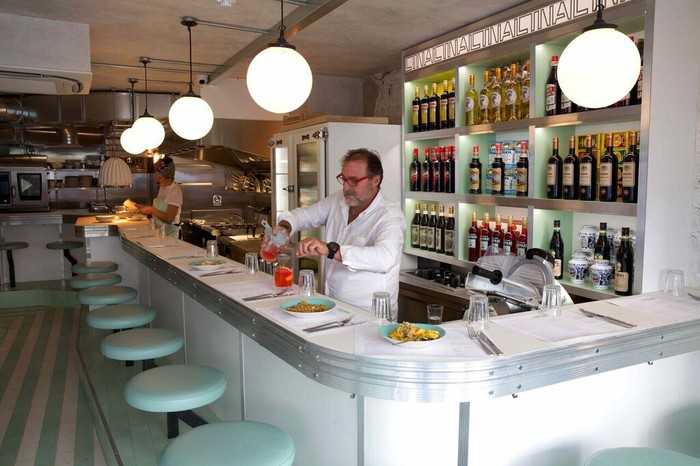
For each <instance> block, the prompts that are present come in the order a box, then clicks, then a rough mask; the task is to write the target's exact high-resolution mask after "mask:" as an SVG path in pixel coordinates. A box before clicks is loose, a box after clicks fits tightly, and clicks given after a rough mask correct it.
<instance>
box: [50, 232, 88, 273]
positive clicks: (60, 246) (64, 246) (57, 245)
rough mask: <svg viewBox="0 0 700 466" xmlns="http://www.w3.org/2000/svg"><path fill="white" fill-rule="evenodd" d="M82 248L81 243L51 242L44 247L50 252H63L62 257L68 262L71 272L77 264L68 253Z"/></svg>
mask: <svg viewBox="0 0 700 466" xmlns="http://www.w3.org/2000/svg"><path fill="white" fill-rule="evenodd" d="M82 247H83V242H82V241H63V240H60V241H52V242H50V243H48V244H47V245H46V248H47V249H51V250H56V251H60V250H62V251H63V257H65V258H66V260H68V262H70V266H71V271H72V268H73V266H74V265H75V264H77V263H78V261H77V260H76V258H75V257H73V255H72V254H71V253H70V250H71V249H80V248H82ZM73 275H75V272H73Z"/></svg>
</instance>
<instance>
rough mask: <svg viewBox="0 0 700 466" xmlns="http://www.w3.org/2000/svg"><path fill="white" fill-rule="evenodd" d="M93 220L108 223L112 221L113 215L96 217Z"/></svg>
mask: <svg viewBox="0 0 700 466" xmlns="http://www.w3.org/2000/svg"><path fill="white" fill-rule="evenodd" d="M95 219H96V220H97V221H98V222H100V223H110V222H112V221H114V215H96V216H95Z"/></svg>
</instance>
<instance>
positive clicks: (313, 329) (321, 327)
mask: <svg viewBox="0 0 700 466" xmlns="http://www.w3.org/2000/svg"><path fill="white" fill-rule="evenodd" d="M354 318H355V314H350V315H349V316H348V317H346V318H345V319H343V320H336V321H335V322H328V323H325V324H321V325H317V326H315V327H309V328H305V329H304V331H305V332H307V333H313V332H319V331H321V330H328V329H330V328H335V327H343V326H344V325H346V324H347V323H348V322H350V321H351V320H352V319H354Z"/></svg>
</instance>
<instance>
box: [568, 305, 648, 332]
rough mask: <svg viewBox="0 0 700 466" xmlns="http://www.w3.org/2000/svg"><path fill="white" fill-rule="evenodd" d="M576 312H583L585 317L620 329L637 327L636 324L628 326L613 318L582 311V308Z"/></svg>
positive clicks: (622, 321) (627, 323)
mask: <svg viewBox="0 0 700 466" xmlns="http://www.w3.org/2000/svg"><path fill="white" fill-rule="evenodd" d="M578 310H579V311H581V312H583V313H584V315H586V316H587V317H596V318H598V319H600V320H604V321H606V322H609V323H611V324H615V325H619V326H620V327H625V328H632V327H636V326H637V325H636V324H630V323H629V322H625V321H624V320H619V319H616V318H614V317H610V316H605V315H603V314H597V313H595V312H591V311H587V310H586V309H584V308H582V307H579V308H578Z"/></svg>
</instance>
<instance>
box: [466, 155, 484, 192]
mask: <svg viewBox="0 0 700 466" xmlns="http://www.w3.org/2000/svg"><path fill="white" fill-rule="evenodd" d="M469 194H481V161H480V160H479V146H476V145H475V146H472V161H471V163H470V164H469Z"/></svg>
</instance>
